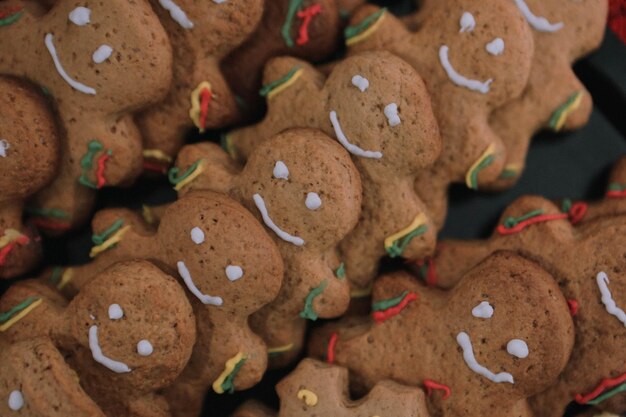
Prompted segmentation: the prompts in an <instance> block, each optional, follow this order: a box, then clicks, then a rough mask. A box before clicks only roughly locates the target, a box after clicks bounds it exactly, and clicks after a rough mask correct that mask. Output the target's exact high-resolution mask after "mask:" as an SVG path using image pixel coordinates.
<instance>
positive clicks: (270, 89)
mask: <svg viewBox="0 0 626 417" xmlns="http://www.w3.org/2000/svg"><path fill="white" fill-rule="evenodd" d="M302 72H303V69H302V68H300V67H299V66H297V65H296V66H295V67H293V68H292V69H290V70H289V72H288V73H287V74H285V75H284V76H283V77H281V78H279V79H277V80H275V81H272V82H270V83H268V84H265V85H264V86H263V87H262V88H261V90H259V94H260V95H261V97H267V99H268V100H271V99H272V98H273V97H275V96H276V95H278V94H280V93H281V92H283V91H284V90H286V89H287V88H289V87H290V86H291V85H293V83H295V82H296V81H297V80H298V78H300V76H301V75H302Z"/></svg>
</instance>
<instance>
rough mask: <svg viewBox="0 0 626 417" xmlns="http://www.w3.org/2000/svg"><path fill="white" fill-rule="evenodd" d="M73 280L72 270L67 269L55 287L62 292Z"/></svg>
mask: <svg viewBox="0 0 626 417" xmlns="http://www.w3.org/2000/svg"><path fill="white" fill-rule="evenodd" d="M72 278H74V269H72V268H67V269H66V270H65V271H63V275H61V281H59V283H58V285H57V289H59V290H62V289H63V287H65V286H66V285H67V284H68V283H69V282H70V281H71V280H72Z"/></svg>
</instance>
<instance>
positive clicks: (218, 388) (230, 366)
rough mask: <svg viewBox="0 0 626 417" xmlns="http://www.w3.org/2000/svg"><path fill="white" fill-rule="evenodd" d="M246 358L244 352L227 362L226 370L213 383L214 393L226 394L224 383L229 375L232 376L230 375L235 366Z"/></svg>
mask: <svg viewBox="0 0 626 417" xmlns="http://www.w3.org/2000/svg"><path fill="white" fill-rule="evenodd" d="M245 357H246V356H245V355H244V353H243V352H239V353H238V354H236V355H235V356H233V357H232V358H230V359H229V360H227V361H226V364H225V365H224V370H223V371H222V373H221V374H220V376H218V377H217V379H216V380H215V382H213V391H215V392H216V393H218V394H223V393H224V390H223V389H222V384H223V383H224V381H225V380H226V378H228V375H230V373H231V372H232V371H233V370H234V369H235V366H236V365H237V364H238V363H239V361H240V360H242V359H245Z"/></svg>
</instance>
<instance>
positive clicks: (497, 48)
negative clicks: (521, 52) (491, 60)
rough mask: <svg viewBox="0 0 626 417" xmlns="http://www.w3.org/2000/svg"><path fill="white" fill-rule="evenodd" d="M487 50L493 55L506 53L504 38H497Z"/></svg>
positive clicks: (488, 45) (486, 47) (490, 43)
mask: <svg viewBox="0 0 626 417" xmlns="http://www.w3.org/2000/svg"><path fill="white" fill-rule="evenodd" d="M485 49H486V50H487V52H489V53H490V54H491V55H494V56H498V55H502V54H503V53H504V41H503V40H502V38H495V39H494V40H492V41H491V42H489V43H488V44H487V45H486V46H485Z"/></svg>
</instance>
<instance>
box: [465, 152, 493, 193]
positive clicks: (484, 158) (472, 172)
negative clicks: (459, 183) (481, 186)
mask: <svg viewBox="0 0 626 417" xmlns="http://www.w3.org/2000/svg"><path fill="white" fill-rule="evenodd" d="M494 150H495V147H494V146H493V144H491V145H489V146H488V147H487V149H485V151H484V152H483V154H482V155H481V156H480V157H479V158H478V159H477V160H476V162H474V163H473V164H472V166H471V167H470V169H468V170H467V173H466V174H465V185H467V188H469V189H472V190H477V189H478V174H479V173H480V171H482V170H483V169H485V168H487V167H488V166H489V165H491V163H492V162H493V159H494Z"/></svg>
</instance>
